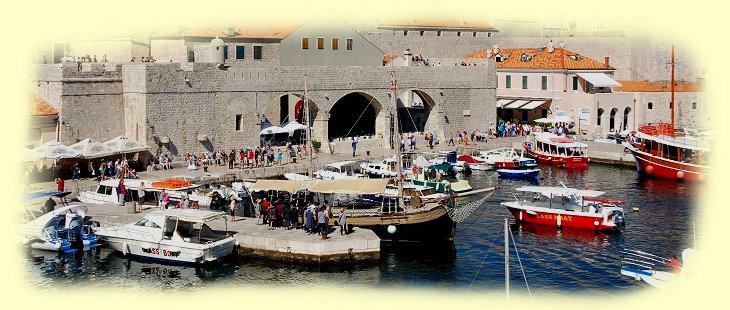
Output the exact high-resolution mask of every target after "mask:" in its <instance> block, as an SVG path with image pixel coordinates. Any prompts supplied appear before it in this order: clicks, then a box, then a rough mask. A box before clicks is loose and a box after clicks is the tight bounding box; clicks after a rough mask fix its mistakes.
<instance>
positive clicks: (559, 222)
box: [558, 213, 563, 227]
mask: <svg viewBox="0 0 730 310" xmlns="http://www.w3.org/2000/svg"><path fill="white" fill-rule="evenodd" d="M562 218H563V217H562V216H560V213H558V227H560V226H561V224H562Z"/></svg>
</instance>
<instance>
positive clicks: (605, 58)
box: [603, 56, 611, 68]
mask: <svg viewBox="0 0 730 310" xmlns="http://www.w3.org/2000/svg"><path fill="white" fill-rule="evenodd" d="M603 64H604V65H606V68H610V67H611V66H610V65H609V64H608V56H606V57H604V58H603Z"/></svg>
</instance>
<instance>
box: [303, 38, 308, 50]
mask: <svg viewBox="0 0 730 310" xmlns="http://www.w3.org/2000/svg"><path fill="white" fill-rule="evenodd" d="M302 49H303V50H308V49H309V38H302Z"/></svg>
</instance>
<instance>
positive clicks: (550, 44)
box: [547, 40, 555, 53]
mask: <svg viewBox="0 0 730 310" xmlns="http://www.w3.org/2000/svg"><path fill="white" fill-rule="evenodd" d="M547 51H548V53H552V52H554V51H555V44H553V40H550V42H549V43H548V46H547Z"/></svg>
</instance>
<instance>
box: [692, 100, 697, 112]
mask: <svg viewBox="0 0 730 310" xmlns="http://www.w3.org/2000/svg"><path fill="white" fill-rule="evenodd" d="M692 110H697V102H694V101H693V102H692Z"/></svg>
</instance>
